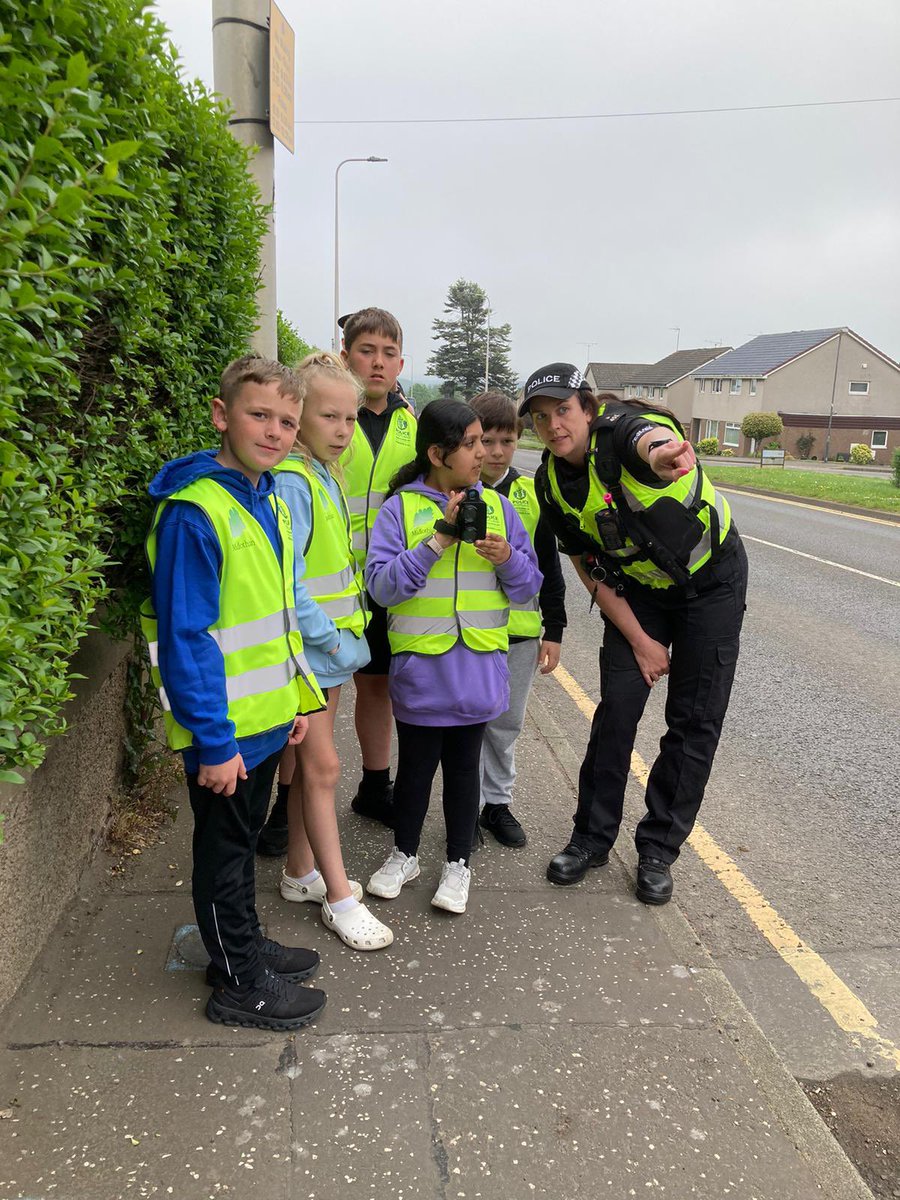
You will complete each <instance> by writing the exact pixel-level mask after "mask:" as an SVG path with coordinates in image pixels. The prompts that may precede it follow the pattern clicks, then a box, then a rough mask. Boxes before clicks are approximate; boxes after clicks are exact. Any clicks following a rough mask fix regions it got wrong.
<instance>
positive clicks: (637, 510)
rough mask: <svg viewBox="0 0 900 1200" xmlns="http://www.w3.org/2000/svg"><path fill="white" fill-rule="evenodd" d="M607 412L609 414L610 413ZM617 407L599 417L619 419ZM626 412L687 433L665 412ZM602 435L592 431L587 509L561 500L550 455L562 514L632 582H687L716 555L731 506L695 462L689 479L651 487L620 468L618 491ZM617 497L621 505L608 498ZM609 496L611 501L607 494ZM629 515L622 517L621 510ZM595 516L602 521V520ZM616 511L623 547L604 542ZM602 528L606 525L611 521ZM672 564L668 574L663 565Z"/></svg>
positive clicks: (554, 491)
mask: <svg viewBox="0 0 900 1200" xmlns="http://www.w3.org/2000/svg"><path fill="white" fill-rule="evenodd" d="M610 410H612V411H611V412H610ZM616 411H617V410H616V409H614V408H612V406H610V405H604V406H603V407H601V409H600V412H599V414H598V416H600V417H602V416H603V415H604V412H607V413H610V415H611V416H612V417H613V419H615V416H616ZM627 411H628V413H629V415H639V416H643V417H645V418H646V419H647V420H648V421H652V422H653V423H654V424H655V425H664V426H666V427H667V428H669V429H671V430H672V431H673V432H674V433H675V434H676V435H677V436H678V437H679V438H681V437H682V430H681V428H680V427H679V425H678V424H677V422H675V421H672V420H670V419H669V418H668V417H666V416H663V415H662V414H661V413H656V412H646V413H637V414H635V410H634V409H633V408H631V407H629V408H628V409H627ZM602 439H603V435H602V434H601V432H600V431H598V430H595V431H594V432H593V433H592V434H591V440H590V445H589V447H588V459H587V461H588V498H587V501H586V503H585V505H584V508H583V509H582V510H580V511H579V510H578V509H576V508H573V507H572V505H570V504H569V503H568V501H566V500H565V499H564V497H563V495H562V492H561V490H560V487H559V481H558V479H557V473H556V462H555V460H554V458H553V456H552V455H549V456H548V457H547V460H546V462H547V482H548V484H549V487H550V493H551V495H552V497H553V499H554V501H555V502H556V504H557V506H558V507H559V509H560V510H561V511H562V512H563V513H564V514H566V515H567V516H568V517H569V518H570V519H572V520H573V522H576V523H577V524H578V527H579V529H580V530H581V532H582V533H583V534H585V535H586V536H587V537H588V538H589V539H590V540H591V541H592V542H594V543H595V544H596V545H599V546H600V548H601V549H602V550H603V553H604V554H605V555H606V556H607V557H608V558H610V559H612V560H613V561H614V562H615V564H616V565H617V566H618V567H619V568H620V569H621V570H622V571H623V572H624V573H625V574H626V575H629V576H630V577H631V578H632V579H634V580H636V581H637V582H638V583H641V584H644V585H645V586H647V587H653V588H668V587H673V586H675V585H676V583H680V582H682V580H681V579H680V578H679V579H676V578H673V573H672V572H673V570H674V573H675V574H676V575H680V574H683V576H684V580H689V578H690V576H692V575H694V574H695V573H696V572H697V571H699V570H700V568H701V567H702V566H704V565H705V564H706V563H707V562H709V560H710V558H711V557H712V555H713V554H714V553H716V552H718V549H719V547H720V546H721V544H722V542H723V541H724V540H725V535H726V534H727V532H728V530H729V529H730V527H731V509H730V507H729V505H728V501H727V500H726V499H725V497H724V496H722V495H721V494H720V493H719V492H717V491H716V489H715V488H714V487H713V485H712V484H711V483H710V481H709V480H708V479H707V478H706V476H705V474H704V473H703V470H702V468H701V467H700V464H699V463H698V464H697V465H696V466H695V467H694V469H693V470H692V471H689V472H688V474H687V475H682V476H681V478H680V479H676V480H674V481H673V482H672V483H669V484H664V485H660V486H657V487H653V486H652V485H650V484H646V483H641V482H640V480H638V479H635V478H634V476H633V475H631V474H630V473H629V472H628V471H627V470H626V468H625V467H624V466H623V465H621V464H620V463H617V470H618V471H619V472H620V476H619V479H618V480H617V482H616V485H614V487H613V488H611V487H610V484H609V480H608V479H607V480H606V481H604V479H603V478H601V471H602V469H603V467H602V463H603V453H602V451H601V446H600V443H601V441H602ZM613 490H614V491H615V492H616V493H618V495H619V496H620V497H621V500H616V499H614V498H613V496H612V495H611V492H612V491H613ZM607 496H610V499H609V500H607V499H606V497H607ZM623 505H624V506H625V508H626V510H627V511H625V512H622V506H623ZM598 514H600V516H601V521H600V522H598V520H597V517H598ZM610 514H614V515H615V517H616V521H617V529H618V532H619V533H620V534H621V538H617V539H616V541H620V542H621V544H620V545H613V544H612V543H611V542H610V541H609V540H606V539H605V538H604V523H603V517H604V516H607V515H610ZM605 528H607V529H608V528H609V525H608V524H607V525H606V526H605ZM637 528H640V529H641V530H642V533H643V536H642V538H641V539H640V541H641V544H637V543H636V541H635V539H634V538H633V537H632V536H631V532H634V531H636V530H637ZM666 558H668V559H669V561H670V569H669V570H665V569H664V568H663V567H662V566H661V565H660V560H665V559H666Z"/></svg>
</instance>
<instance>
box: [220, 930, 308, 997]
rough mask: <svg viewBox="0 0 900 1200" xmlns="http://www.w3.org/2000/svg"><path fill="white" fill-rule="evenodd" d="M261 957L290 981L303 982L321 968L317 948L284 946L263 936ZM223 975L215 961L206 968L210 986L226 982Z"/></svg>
mask: <svg viewBox="0 0 900 1200" xmlns="http://www.w3.org/2000/svg"><path fill="white" fill-rule="evenodd" d="M259 957H260V958H261V959H262V964H263V966H264V967H266V969H267V970H269V971H274V972H275V974H276V975H280V976H281V978H282V979H286V980H287V981H288V983H302V982H303V981H304V979H312V977H313V975H315V973H316V971H318V969H319V962H320V959H319V956H318V954H316V952H315V950H305V949H304V948H303V946H282V945H281V943H280V942H274V941H272V939H271V938H262V940H261V941H260V943H259ZM225 979H226V977H225V976H224V975H222V974H221V973H220V971H219V969H218V967H216V966H215V965H214V964H213V963H210V964H209V966H208V967H207V968H206V982H207V983H208V984H209V986H210V987H216V985H217V984H219V983H224V982H225Z"/></svg>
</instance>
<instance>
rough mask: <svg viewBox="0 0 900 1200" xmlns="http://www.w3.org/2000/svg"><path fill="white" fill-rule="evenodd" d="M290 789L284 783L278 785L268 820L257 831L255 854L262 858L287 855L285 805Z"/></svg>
mask: <svg viewBox="0 0 900 1200" xmlns="http://www.w3.org/2000/svg"><path fill="white" fill-rule="evenodd" d="M289 791H290V788H289V787H288V785H287V784H286V783H279V785H278V795H277V796H276V798H275V803H274V804H273V805H272V811H271V812H270V813H269V819H268V820H267V821H266V823H265V825H263V827H262V829H261V830H260V831H259V839H258V840H257V843H256V853H257V854H261V855H262V856H263V857H264V858H281V856H282V855H283V854H287V848H288V817H287V804H288V792H289Z"/></svg>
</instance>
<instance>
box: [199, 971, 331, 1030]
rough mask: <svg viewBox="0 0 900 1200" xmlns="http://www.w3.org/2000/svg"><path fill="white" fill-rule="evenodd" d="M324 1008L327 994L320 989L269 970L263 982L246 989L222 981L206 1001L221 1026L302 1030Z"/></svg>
mask: <svg viewBox="0 0 900 1200" xmlns="http://www.w3.org/2000/svg"><path fill="white" fill-rule="evenodd" d="M324 1007H325V993H324V992H323V991H320V989H319V988H305V987H297V985H296V984H295V983H288V982H287V980H285V979H282V977H281V976H280V975H275V974H273V972H272V971H266V974H265V977H264V978H263V980H262V982H261V983H260V984H258V985H257V986H256V987H251V988H249V989H248V990H247V991H246V992H234V991H232V990H231V989H230V988H229V987H228V986H227V985H225V984H218V985H217V986H216V987H215V988H213V991H212V995H211V996H210V998H209V1000H207V1002H206V1015H207V1017H209V1019H210V1021H216V1022H217V1023H218V1024H219V1025H244V1026H246V1027H247V1028H249V1029H299V1028H300V1027H301V1026H302V1025H308V1024H309V1023H310V1021H314V1020H315V1019H316V1017H317V1016H318V1015H319V1013H320V1012H321V1011H322V1009H323V1008H324Z"/></svg>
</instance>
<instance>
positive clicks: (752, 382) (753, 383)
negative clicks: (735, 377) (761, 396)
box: [750, 379, 756, 396]
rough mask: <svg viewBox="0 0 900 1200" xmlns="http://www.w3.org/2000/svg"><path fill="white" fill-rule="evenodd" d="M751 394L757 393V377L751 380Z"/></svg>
mask: <svg viewBox="0 0 900 1200" xmlns="http://www.w3.org/2000/svg"><path fill="white" fill-rule="evenodd" d="M750 395H751V396H755V395H756V380H755V379H751V380H750Z"/></svg>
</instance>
